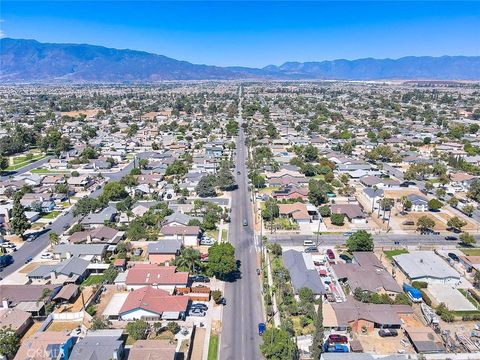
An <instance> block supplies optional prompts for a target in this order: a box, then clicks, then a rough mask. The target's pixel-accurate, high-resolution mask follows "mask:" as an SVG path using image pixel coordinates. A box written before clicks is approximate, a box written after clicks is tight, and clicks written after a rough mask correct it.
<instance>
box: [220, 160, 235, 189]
mask: <svg viewBox="0 0 480 360" xmlns="http://www.w3.org/2000/svg"><path fill="white" fill-rule="evenodd" d="M216 185H217V186H218V187H219V188H220V190H222V191H231V190H234V189H235V188H236V187H237V183H236V181H235V177H234V176H233V174H232V172H231V171H230V169H229V168H228V167H227V166H222V167H221V168H220V170H219V171H218V173H217V179H216Z"/></svg>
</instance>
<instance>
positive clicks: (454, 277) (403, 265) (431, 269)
mask: <svg viewBox="0 0 480 360" xmlns="http://www.w3.org/2000/svg"><path fill="white" fill-rule="evenodd" d="M393 260H394V262H395V264H396V265H397V267H398V268H399V269H400V270H401V271H402V272H403V273H404V274H405V275H406V276H407V277H408V278H409V279H410V280H411V281H424V282H426V283H429V284H435V283H440V284H457V283H459V282H460V274H459V273H458V272H457V271H456V270H455V269H453V268H452V267H451V266H450V265H449V264H448V263H447V262H446V261H445V260H443V259H442V258H441V257H440V256H438V255H437V254H435V253H434V252H433V251H415V252H411V253H407V254H400V255H396V256H394V257H393Z"/></svg>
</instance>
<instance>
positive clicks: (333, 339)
mask: <svg viewBox="0 0 480 360" xmlns="http://www.w3.org/2000/svg"><path fill="white" fill-rule="evenodd" d="M328 343H329V344H346V343H348V338H347V337H346V336H344V335H339V334H331V335H329V336H328Z"/></svg>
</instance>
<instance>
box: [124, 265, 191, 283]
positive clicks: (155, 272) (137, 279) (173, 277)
mask: <svg viewBox="0 0 480 360" xmlns="http://www.w3.org/2000/svg"><path fill="white" fill-rule="evenodd" d="M176 269H177V268H176V267H175V266H158V265H155V264H137V265H135V266H134V267H132V268H131V269H130V270H128V274H127V278H126V280H125V284H127V285H153V284H158V285H176V284H180V285H184V284H185V285H186V284H187V282H188V272H176Z"/></svg>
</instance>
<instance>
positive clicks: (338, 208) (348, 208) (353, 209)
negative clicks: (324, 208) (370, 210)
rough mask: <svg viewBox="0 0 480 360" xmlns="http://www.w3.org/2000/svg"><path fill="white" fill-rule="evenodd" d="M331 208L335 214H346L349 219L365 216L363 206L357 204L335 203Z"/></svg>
mask: <svg viewBox="0 0 480 360" xmlns="http://www.w3.org/2000/svg"><path fill="white" fill-rule="evenodd" d="M330 208H331V210H332V213H333V214H345V216H347V217H348V218H349V219H355V218H364V217H365V214H364V213H363V211H362V208H361V207H360V206H359V205H357V204H334V205H332V206H331V207H330Z"/></svg>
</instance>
